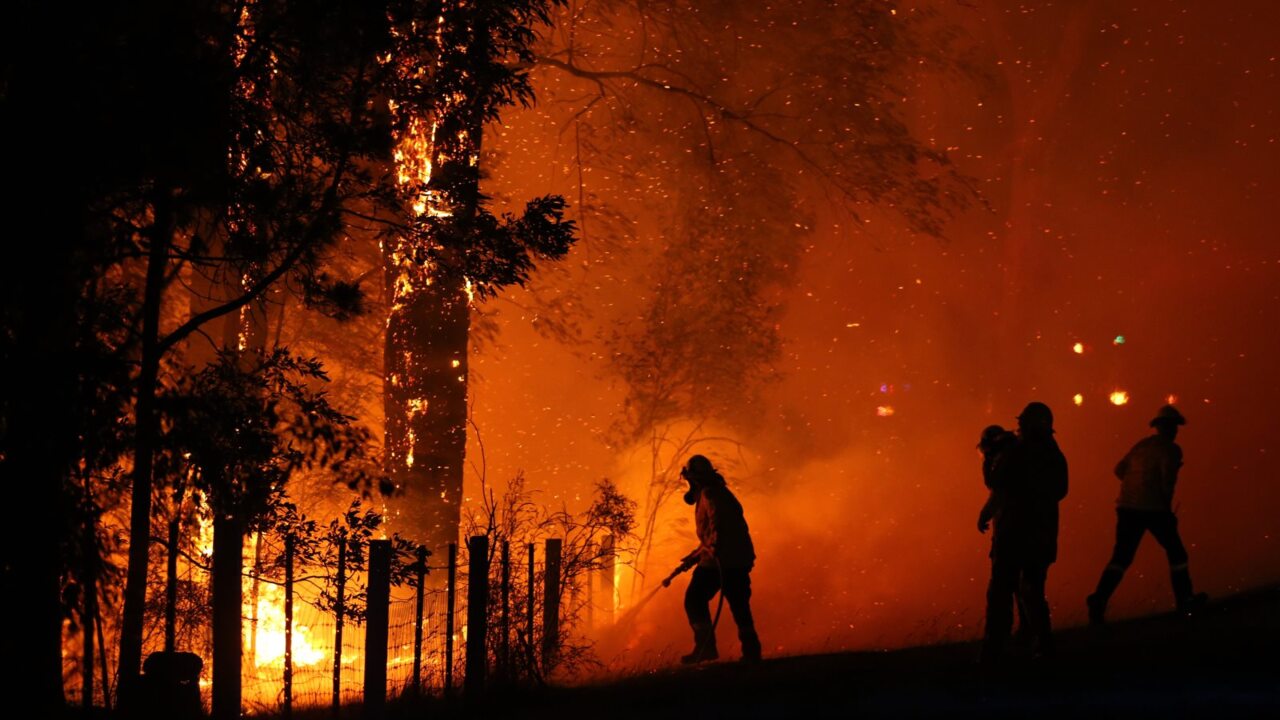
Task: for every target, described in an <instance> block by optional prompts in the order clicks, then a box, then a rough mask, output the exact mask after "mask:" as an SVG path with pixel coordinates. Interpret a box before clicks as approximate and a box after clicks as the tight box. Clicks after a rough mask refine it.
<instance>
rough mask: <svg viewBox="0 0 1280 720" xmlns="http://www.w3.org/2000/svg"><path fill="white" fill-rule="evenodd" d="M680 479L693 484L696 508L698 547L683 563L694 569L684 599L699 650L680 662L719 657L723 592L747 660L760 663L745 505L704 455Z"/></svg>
mask: <svg viewBox="0 0 1280 720" xmlns="http://www.w3.org/2000/svg"><path fill="white" fill-rule="evenodd" d="M680 475H681V476H682V477H683V478H684V479H685V480H686V481H688V483H689V490H688V492H686V493H685V495H684V501H685V502H686V503H687V504H689V505H693V506H694V521H695V527H696V529H697V533H698V543H699V544H698V547H697V549H695V550H694V551H693V552H691V553H689V554H688V555H687V556H685V558H684V560H683V563H684V564H685V565H686V566H689V565H692V566H694V569H693V577H692V578H690V580H689V587H688V588H687V589H686V590H685V595H684V609H685V614H686V615H687V616H688V618H689V625H690V627H692V629H693V639H694V648H693V652H691V653H689V654H688V655H685V656H684V657H682V658H681V662H683V663H685V664H693V663H700V662H706V661H709V660H715V659H716V658H718V657H719V652H718V651H717V649H716V634H715V626H714V624H713V622H712V620H711V611H710V607H709V604H710V602H711V598H713V597H715V594H716V592H720V593H723V595H724V601H725V602H727V603H728V604H729V611H730V613H732V614H733V621H734V624H736V625H737V626H738V640H739V642H741V643H742V660H743V661H745V662H756V661H759V660H760V652H761V650H760V638H759V636H758V635H757V634H756V628H755V621H754V619H753V618H752V616H751V570H752V568H753V567H755V560H756V553H755V547H754V546H753V545H752V543H751V533H750V531H749V530H748V528H747V521H746V518H745V517H744V514H743V510H742V504H741V503H740V502H738V498H737V497H735V496H734V494H733V492H732V491H730V490H729V488H728V486H727V485H726V484H725V481H724V476H723V475H721V474H720V473H719V472H717V471H716V469H715V467H714V466H713V465H712V464H711V461H710V460H708V459H707V458H706V457H705V456H702V455H694V456H692V457H690V458H689V460H688V462H686V463H685V466H684V468H683V469H681V471H680Z"/></svg>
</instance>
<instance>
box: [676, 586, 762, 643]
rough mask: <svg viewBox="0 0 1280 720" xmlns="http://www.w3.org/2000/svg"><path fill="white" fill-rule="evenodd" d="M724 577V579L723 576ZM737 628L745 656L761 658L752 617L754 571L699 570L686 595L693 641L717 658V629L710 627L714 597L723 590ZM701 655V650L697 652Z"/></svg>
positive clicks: (685, 608)
mask: <svg viewBox="0 0 1280 720" xmlns="http://www.w3.org/2000/svg"><path fill="white" fill-rule="evenodd" d="M722 576H723V577H722ZM722 584H723V592H724V600H725V602H726V603H728V605H729V612H730V613H732V614H733V622H734V624H735V625H737V626H738V640H739V642H741V643H742V657H743V658H744V659H748V660H755V659H759V657H760V638H759V637H758V636H757V635H756V626H755V621H754V620H753V619H752V617H751V571H750V570H748V569H746V568H722V569H717V568H715V567H702V566H699V567H696V568H694V570H693V577H692V578H691V579H690V580H689V587H688V589H687V590H685V593H684V611H685V614H686V615H688V616H689V625H690V626H691V627H692V628H693V637H694V642H695V643H696V644H697V646H698V648H699V649H701V650H702V652H703V654H704V655H705V654H708V653H707V651H709V655H710V656H711V657H714V656H715V652H716V650H715V642H716V639H715V630H714V628H713V627H712V626H711V609H710V607H709V604H710V602H711V598H713V597H715V595H716V592H717V591H721V590H722V588H721V585H722ZM695 652H698V650H695Z"/></svg>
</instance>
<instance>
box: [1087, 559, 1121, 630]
mask: <svg viewBox="0 0 1280 720" xmlns="http://www.w3.org/2000/svg"><path fill="white" fill-rule="evenodd" d="M1124 571H1125V568H1124V567H1122V566H1119V565H1118V564H1116V563H1113V564H1111V565H1108V566H1107V568H1106V569H1105V570H1103V571H1102V577H1100V578H1098V587H1097V589H1095V590H1094V591H1093V594H1092V595H1090V596H1089V597H1088V598H1085V604H1086V605H1087V606H1088V607H1089V624H1090V625H1102V624H1104V623H1105V622H1106V621H1107V618H1106V615H1107V601H1108V600H1110V599H1111V593H1114V592H1115V591H1116V588H1117V587H1119V586H1120V581H1121V580H1123V579H1124Z"/></svg>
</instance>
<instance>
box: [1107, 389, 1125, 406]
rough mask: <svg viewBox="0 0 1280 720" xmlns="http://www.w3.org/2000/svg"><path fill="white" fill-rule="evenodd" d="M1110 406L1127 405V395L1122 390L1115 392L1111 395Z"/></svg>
mask: <svg viewBox="0 0 1280 720" xmlns="http://www.w3.org/2000/svg"><path fill="white" fill-rule="evenodd" d="M1111 404H1112V405H1117V406H1119V405H1128V404H1129V393H1127V392H1125V391H1124V390H1116V391H1115V392H1113V393H1111Z"/></svg>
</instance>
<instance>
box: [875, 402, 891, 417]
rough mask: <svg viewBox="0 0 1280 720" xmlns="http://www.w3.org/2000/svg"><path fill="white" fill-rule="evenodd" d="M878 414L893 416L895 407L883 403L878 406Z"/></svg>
mask: <svg viewBox="0 0 1280 720" xmlns="http://www.w3.org/2000/svg"><path fill="white" fill-rule="evenodd" d="M876 415H878V416H880V417H891V416H892V415H893V407H892V406H889V405H881V406H880V407H877V408H876Z"/></svg>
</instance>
